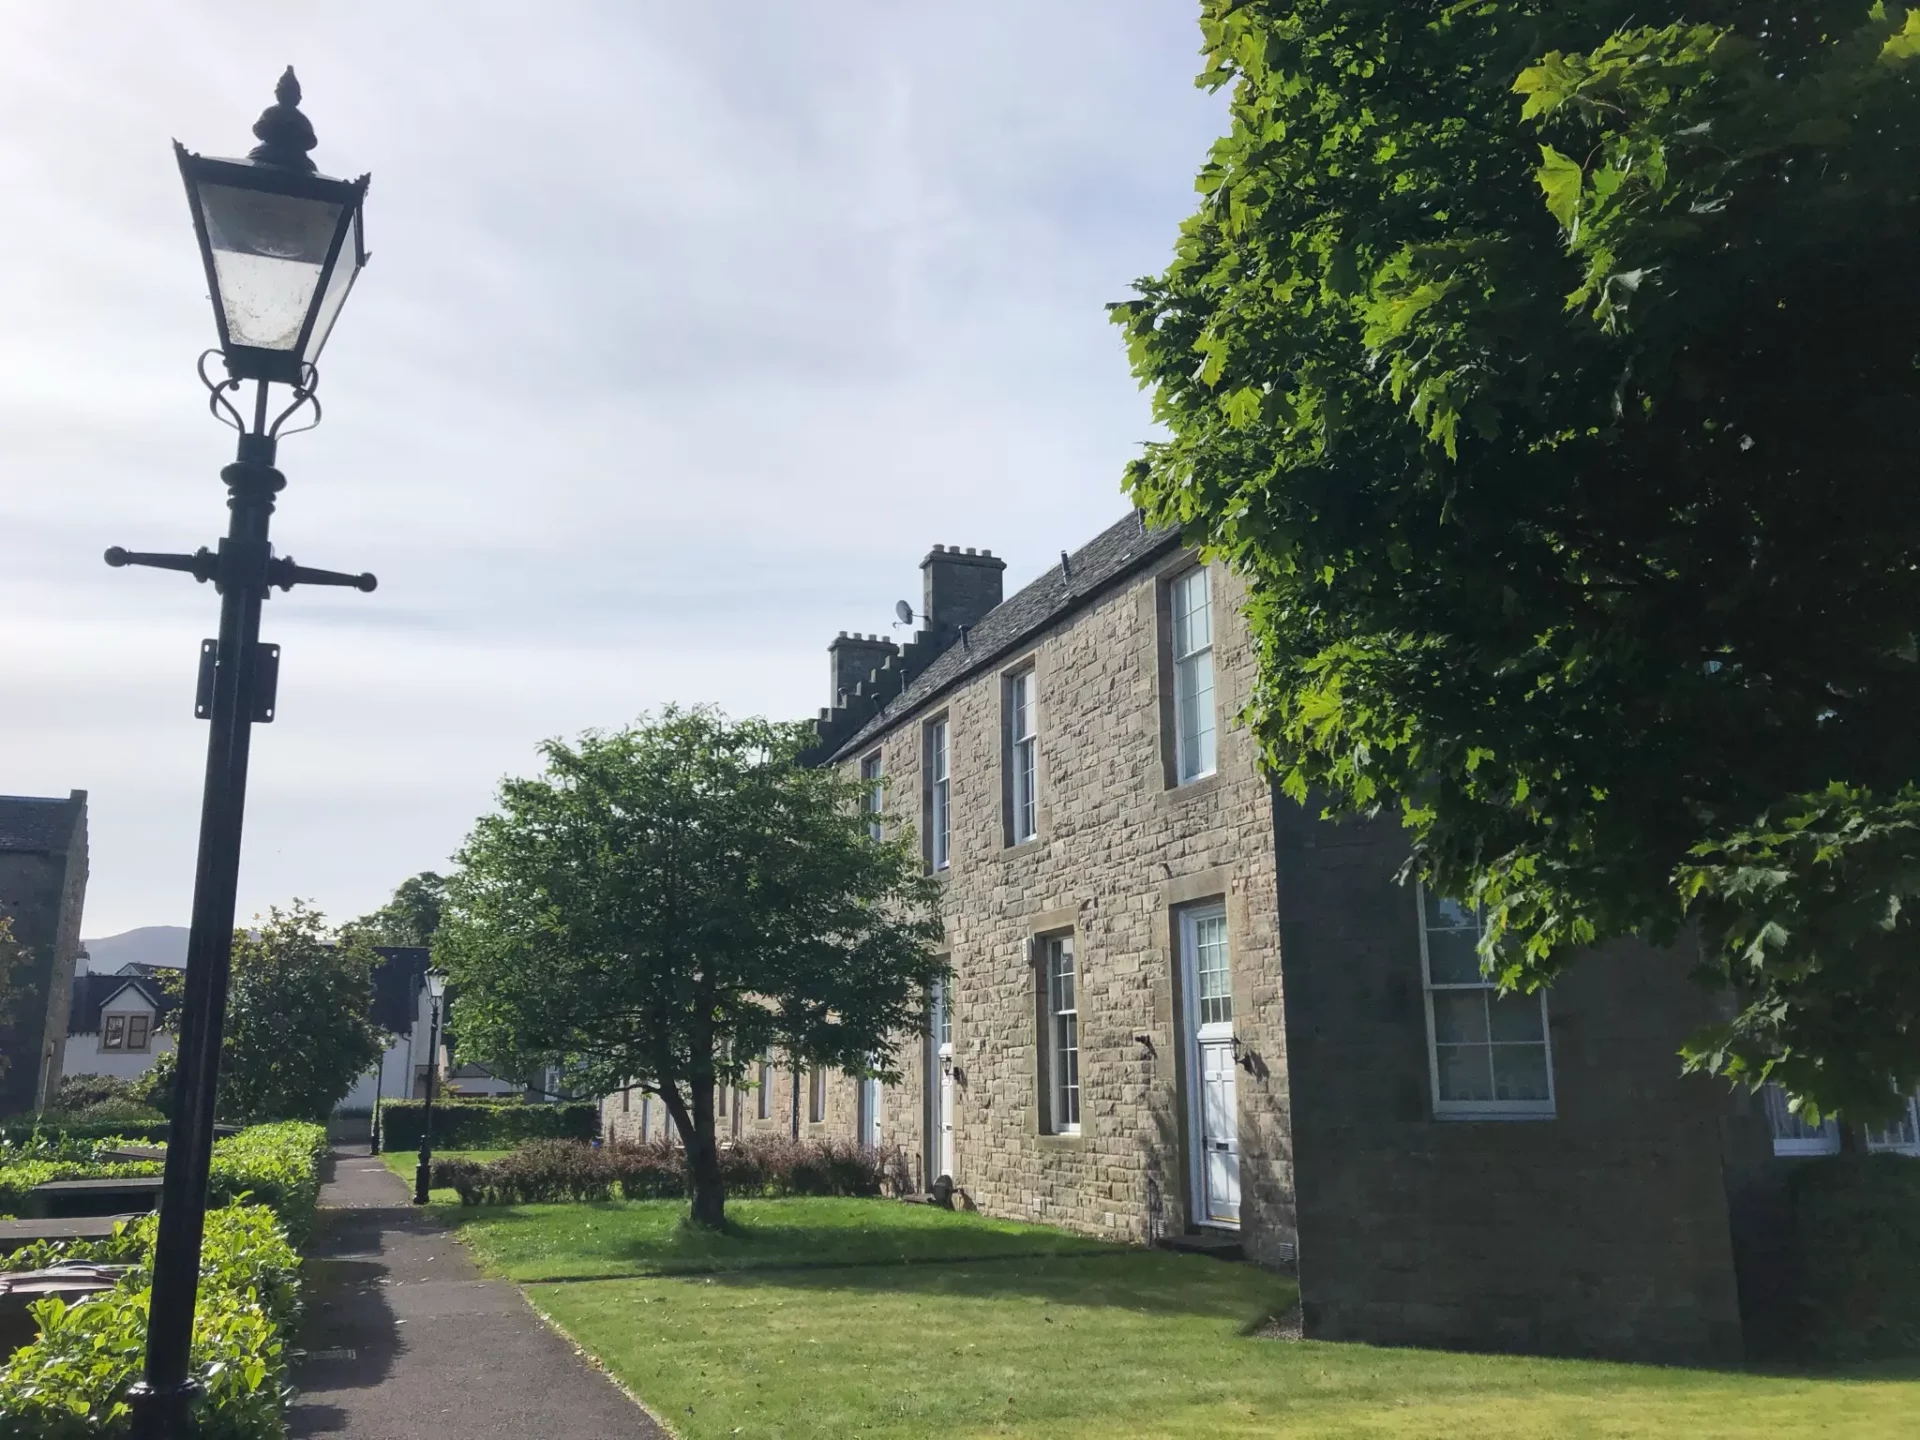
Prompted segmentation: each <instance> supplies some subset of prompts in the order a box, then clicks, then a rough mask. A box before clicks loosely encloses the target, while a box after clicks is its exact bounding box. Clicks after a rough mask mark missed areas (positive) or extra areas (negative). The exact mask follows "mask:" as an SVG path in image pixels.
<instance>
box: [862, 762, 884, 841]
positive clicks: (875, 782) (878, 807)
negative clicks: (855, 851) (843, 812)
mask: <svg viewBox="0 0 1920 1440" xmlns="http://www.w3.org/2000/svg"><path fill="white" fill-rule="evenodd" d="M860 779H861V781H862V782H864V784H865V785H866V791H865V801H866V810H867V835H868V837H869V838H871V839H874V840H881V839H884V838H885V830H884V820H883V815H884V813H885V812H884V809H883V807H884V806H885V804H886V797H887V787H886V782H885V780H884V779H883V778H882V775H881V772H880V752H879V751H878V750H876V751H874V752H873V753H872V754H871V755H864V756H862V757H861V759H860Z"/></svg>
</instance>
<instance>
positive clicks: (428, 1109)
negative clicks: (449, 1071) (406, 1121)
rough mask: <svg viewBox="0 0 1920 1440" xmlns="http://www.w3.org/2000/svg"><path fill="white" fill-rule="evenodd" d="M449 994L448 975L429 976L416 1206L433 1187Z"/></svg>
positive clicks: (433, 973)
mask: <svg viewBox="0 0 1920 1440" xmlns="http://www.w3.org/2000/svg"><path fill="white" fill-rule="evenodd" d="M446 993H447V976H446V972H445V971H441V970H429V971H428V972H427V998H428V999H429V1000H431V1001H432V1002H433V1023H432V1024H431V1025H430V1026H429V1027H428V1032H427V1103H426V1105H425V1106H424V1107H423V1109H422V1110H421V1113H420V1163H419V1164H418V1165H417V1166H415V1167H414V1171H413V1203H414V1204H416V1205H424V1204H426V1203H427V1199H428V1197H429V1195H430V1194H431V1192H432V1186H433V1089H434V1080H435V1077H437V1076H438V1075H439V1073H440V1002H441V1000H442V999H444V998H445V996H446Z"/></svg>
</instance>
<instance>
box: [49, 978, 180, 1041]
mask: <svg viewBox="0 0 1920 1440" xmlns="http://www.w3.org/2000/svg"><path fill="white" fill-rule="evenodd" d="M129 986H131V987H132V988H133V989H134V990H136V991H138V992H139V993H140V994H141V995H144V996H145V997H146V999H147V1003H148V1004H150V1005H151V1006H153V1008H154V1010H155V1011H156V1012H157V1013H158V1014H161V1015H165V1014H167V1013H168V1012H169V1011H171V1010H172V1009H173V1008H174V1000H173V998H172V997H171V996H170V995H168V994H167V992H166V991H165V990H163V989H161V988H160V984H159V982H158V981H156V980H154V979H152V978H151V977H149V976H145V975H76V976H74V977H73V1005H72V1008H71V1009H69V1010H68V1011H67V1033H68V1034H69V1035H96V1034H98V1033H99V1031H100V1012H101V1011H102V1010H104V1009H105V1008H106V1004H107V1002H108V1001H109V1000H111V999H113V997H114V996H116V995H118V994H119V993H120V992H121V991H122V990H125V989H127V988H128V987H129Z"/></svg>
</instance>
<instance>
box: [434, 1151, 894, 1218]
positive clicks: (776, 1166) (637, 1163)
mask: <svg viewBox="0 0 1920 1440" xmlns="http://www.w3.org/2000/svg"><path fill="white" fill-rule="evenodd" d="M897 1168H898V1166H897V1165H896V1163H895V1152H894V1150H892V1149H880V1150H869V1149H866V1148H864V1147H862V1146H859V1145H855V1144H854V1143H853V1142H851V1141H848V1140H790V1139H788V1138H786V1137H785V1136H778V1135H764V1136H762V1135H756V1136H751V1137H748V1138H747V1139H744V1140H738V1141H735V1142H732V1143H731V1144H728V1145H724V1146H723V1147H722V1148H721V1151H720V1173H721V1176H722V1178H723V1179H724V1181H725V1183H726V1187H727V1193H728V1194H729V1195H734V1196H781V1195H879V1194H881V1193H883V1191H884V1190H885V1189H886V1187H887V1185H888V1182H889V1179H890V1177H891V1176H892V1175H893V1173H894V1172H895V1170H896V1169H897ZM433 1184H434V1185H435V1186H436V1187H442V1188H447V1189H451V1190H454V1191H455V1192H456V1193H458V1195H459V1196H460V1203H461V1204H462V1205H528V1204H539V1203H543V1202H552V1201H563V1200H574V1201H578V1200H607V1199H611V1198H613V1197H615V1196H618V1197H620V1198H622V1199H627V1200H665V1199H679V1198H681V1197H684V1196H685V1195H686V1194H687V1172H686V1152H685V1151H683V1150H682V1149H681V1148H680V1147H679V1146H677V1145H674V1144H672V1143H671V1142H669V1141H665V1140H652V1141H647V1142H645V1143H641V1144H633V1143H628V1142H623V1143H619V1144H614V1145H603V1146H599V1147H595V1146H592V1145H587V1144H584V1143H582V1142H580V1141H577V1140H539V1141H533V1142H530V1143H528V1144H526V1145H522V1146H521V1147H520V1148H519V1149H518V1150H515V1151H514V1152H513V1154H511V1155H508V1156H505V1157H503V1158H501V1159H499V1160H491V1161H487V1162H485V1163H481V1162H477V1161H472V1160H460V1159H453V1160H438V1161H435V1162H434V1167H433Z"/></svg>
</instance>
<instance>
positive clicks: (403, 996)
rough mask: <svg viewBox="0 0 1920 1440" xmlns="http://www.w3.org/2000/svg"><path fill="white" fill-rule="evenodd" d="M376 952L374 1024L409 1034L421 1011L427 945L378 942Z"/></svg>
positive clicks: (386, 1029)
mask: <svg viewBox="0 0 1920 1440" xmlns="http://www.w3.org/2000/svg"><path fill="white" fill-rule="evenodd" d="M373 951H374V954H376V955H378V956H379V957H380V963H379V964H378V965H376V966H374V967H373V1023H374V1024H375V1025H376V1026H378V1027H379V1028H380V1029H382V1030H385V1031H386V1032H387V1033H388V1034H389V1035H405V1034H407V1033H409V1032H410V1031H411V1030H412V1029H413V1021H414V1017H415V1016H416V1015H418V1014H419V1013H420V1012H419V1006H420V987H421V986H422V985H423V984H425V983H426V975H427V965H428V958H427V957H428V954H429V952H428V950H427V947H426V946H424V945H376V946H374V947H373Z"/></svg>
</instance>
